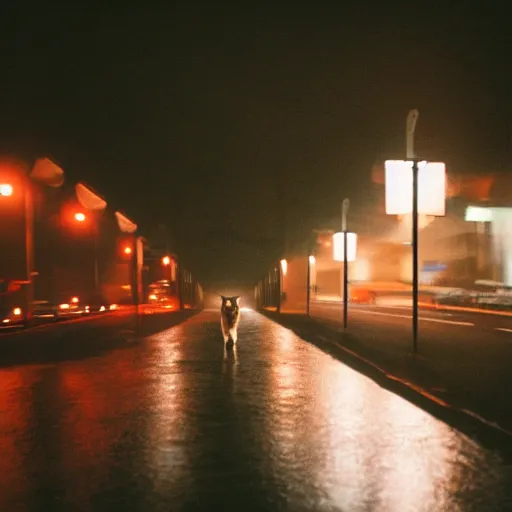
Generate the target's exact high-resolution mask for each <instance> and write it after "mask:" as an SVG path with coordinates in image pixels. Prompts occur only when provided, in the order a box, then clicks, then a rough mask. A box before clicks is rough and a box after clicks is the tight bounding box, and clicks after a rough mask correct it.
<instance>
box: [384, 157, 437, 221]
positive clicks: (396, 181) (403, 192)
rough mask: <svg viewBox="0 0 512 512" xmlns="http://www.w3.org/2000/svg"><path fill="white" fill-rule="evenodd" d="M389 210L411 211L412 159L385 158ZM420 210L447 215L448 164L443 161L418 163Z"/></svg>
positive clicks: (422, 212) (390, 213)
mask: <svg viewBox="0 0 512 512" xmlns="http://www.w3.org/2000/svg"><path fill="white" fill-rule="evenodd" d="M385 170H386V213H387V214H388V215H405V214H408V213H411V212H412V161H410V160H386V163H385ZM418 213H419V214H420V215H433V216H444V215H445V213H446V166H445V164H444V163H442V162H425V161H422V162H419V163H418Z"/></svg>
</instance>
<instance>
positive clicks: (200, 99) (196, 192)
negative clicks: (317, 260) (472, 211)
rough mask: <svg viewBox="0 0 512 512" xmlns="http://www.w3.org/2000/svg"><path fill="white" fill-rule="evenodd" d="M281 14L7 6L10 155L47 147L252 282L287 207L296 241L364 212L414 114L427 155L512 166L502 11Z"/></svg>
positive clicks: (4, 96) (3, 89) (471, 167)
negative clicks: (348, 203)
mask: <svg viewBox="0 0 512 512" xmlns="http://www.w3.org/2000/svg"><path fill="white" fill-rule="evenodd" d="M333 3H335V2H333ZM12 4H17V3H16V2H12ZM231 4H234V3H233V2H231ZM242 4H247V5H251V4H255V3H252V2H251V3H248V2H242ZM276 4H278V2H275V3H274V5H273V6H271V5H272V4H270V3H269V4H268V6H264V2H263V3H260V4H259V6H258V7H254V6H253V7H243V8H242V7H233V6H231V5H230V4H228V3H226V4H225V5H222V4H221V3H219V2H210V3H206V4H205V5H203V6H201V5H200V4H198V3H195V2H183V3H182V4H181V3H175V4H173V3H172V2H169V3H168V5H167V6H165V7H162V6H155V7H150V6H149V4H147V5H146V6H145V7H139V8H130V7H128V5H127V4H124V6H123V7H122V9H114V8H104V7H103V8H97V9H93V7H92V4H86V5H87V6H88V7H87V9H86V10H84V8H82V9H79V8H78V7H76V6H75V5H73V3H71V5H70V6H69V7H60V6H59V8H58V9H56V8H55V9H54V10H52V8H51V7H50V6H48V5H46V6H45V7H44V10H40V12H38V10H37V9H35V10H34V8H31V7H29V6H28V5H23V6H18V7H11V8H10V9H11V10H10V11H9V9H7V8H5V7H4V6H3V7H2V10H3V12H2V15H1V20H2V23H1V30H0V45H1V51H2V53H1V68H0V69H1V80H0V120H1V122H0V145H1V149H2V150H3V151H8V152H16V153H18V154H22V155H24V156H25V157H26V158H31V157H33V156H34V155H41V154H45V155H50V156H51V157H52V158H53V159H54V160H55V161H56V162H58V163H59V164H60V165H61V166H62V167H63V168H64V169H65V171H66V174H67V179H68V182H72V181H73V180H75V181H76V180H77V179H82V180H85V181H86V182H89V183H91V184H92V185H93V186H94V187H95V188H96V189H97V190H99V191H101V192H102V194H103V195H104V196H105V197H106V198H107V200H108V201H109V202H110V203H112V204H113V205H115V206H116V207H120V208H122V209H123V210H124V211H125V212H126V213H127V214H128V215H129V216H130V217H131V218H133V219H134V220H135V221H137V222H138V223H139V224H140V225H141V226H142V230H143V232H144V234H147V235H151V233H152V231H154V230H155V228H156V226H157V225H158V224H161V223H163V224H165V225H167V226H168V229H169V231H170V232H171V236H172V241H173V247H174V248H175V249H176V251H177V252H178V253H179V254H180V255H181V256H182V258H183V259H184V261H185V264H186V266H187V267H188V268H190V270H191V271H192V272H193V273H194V274H195V275H196V276H197V277H198V278H199V279H200V280H201V281H203V283H206V284H207V285H208V284H216V285H219V284H225V283H229V284H231V283H239V284H244V283H247V284H252V283H254V281H255V280H256V279H257V278H259V277H260V274H262V273H263V271H264V270H265V269H266V267H267V266H268V264H269V262H270V261H271V260H272V258H274V257H276V256H277V255H278V253H279V249H280V247H281V244H282V240H283V229H284V227H283V226H284V223H283V222H282V212H283V211H285V212H286V215H287V217H288V219H289V225H292V224H293V225H294V226H296V227H297V229H295V230H294V231H295V234H291V235H290V236H291V237H292V238H293V237H296V238H299V237H300V236H301V235H304V234H305V233H307V232H308V230H309V229H310V228H312V227H315V225H317V224H318V222H320V219H322V218H324V217H326V216H332V215H335V214H336V213H337V212H338V211H339V202H340V200H341V199H342V198H343V197H346V196H348V197H350V198H351V200H352V202H353V204H355V205H356V207H357V205H360V206H362V205H364V203H365V201H367V200H368V197H369V187H370V182H371V179H370V176H371V175H370V171H371V167H372V165H373V164H374V163H376V162H378V161H380V160H384V159H386V158H394V157H398V158H400V157H403V156H404V151H405V149H404V126H405V118H406V115H407V112H408V110H409V109H411V108H418V109H419V111H420V118H419V121H418V126H417V143H416V146H417V148H416V149H417V151H418V153H419V154H420V156H422V157H425V158H430V159H434V160H444V161H445V162H446V163H447V165H448V169H449V170H454V171H457V172H468V173H469V172H485V171H496V170H508V169H510V168H511V151H512V137H511V133H512V126H511V124H512V121H511V119H512V100H511V98H512V93H511V91H512V74H511V66H510V56H511V55H512V40H511V36H510V35H509V34H510V30H509V18H508V17H507V16H506V13H505V12H504V11H500V10H499V6H500V5H503V8H504V3H499V2H492V1H491V2H462V1H450V2H447V1H431V2H422V3H421V4H422V5H423V7H417V6H414V7H410V8H407V7H404V6H403V4H404V3H403V2H400V3H396V4H395V3H393V2H379V3H377V2H375V3H374V4H372V3H369V2H353V3H351V2H338V4H340V6H339V7H338V8H334V7H327V4H325V5H323V4H322V2H310V3H309V4H306V3H305V2H303V3H302V4H299V3H293V2H286V6H285V3H283V4H282V5H283V7H276ZM410 4H411V5H412V4H416V2H410ZM63 5H64V4H63ZM120 5H123V4H120ZM350 5H353V7H349V6H350ZM496 5H497V6H498V7H495V6H496ZM290 231H291V230H290Z"/></svg>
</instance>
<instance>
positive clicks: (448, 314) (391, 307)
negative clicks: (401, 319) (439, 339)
mask: <svg viewBox="0 0 512 512" xmlns="http://www.w3.org/2000/svg"><path fill="white" fill-rule="evenodd" d="M370 307H373V308H376V309H398V310H402V311H403V310H407V311H410V310H411V309H412V306H390V305H385V306H383V305H381V306H370ZM352 309H355V310H357V311H375V310H374V309H367V308H364V307H363V308H359V307H355V308H354V307H352ZM433 313H434V314H435V313H439V314H440V315H442V316H453V313H444V312H437V311H433Z"/></svg>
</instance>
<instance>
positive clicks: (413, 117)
mask: <svg viewBox="0 0 512 512" xmlns="http://www.w3.org/2000/svg"><path fill="white" fill-rule="evenodd" d="M418 116H419V113H418V111H417V110H411V111H410V112H409V114H408V116H407V123H406V158H407V160H386V162H385V174H386V179H385V183H386V213H387V214H388V215H404V214H411V215H412V244H411V245H412V336H413V340H412V343H413V353H416V352H417V351H418V295H419V293H418V292H419V260H418V231H419V227H418V217H419V215H431V216H439V217H442V216H444V215H445V209H446V166H445V164H444V163H443V162H426V161H421V160H419V159H418V158H417V157H416V154H415V151H414V131H415V129H416V122H417V120H418Z"/></svg>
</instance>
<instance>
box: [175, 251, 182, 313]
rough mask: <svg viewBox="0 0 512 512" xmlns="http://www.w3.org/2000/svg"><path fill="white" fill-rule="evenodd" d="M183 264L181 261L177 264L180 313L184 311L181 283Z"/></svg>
mask: <svg viewBox="0 0 512 512" xmlns="http://www.w3.org/2000/svg"><path fill="white" fill-rule="evenodd" d="M181 277H182V276H181V264H180V262H179V261H177V262H176V286H177V287H178V300H179V303H180V311H183V289H182V282H181Z"/></svg>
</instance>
